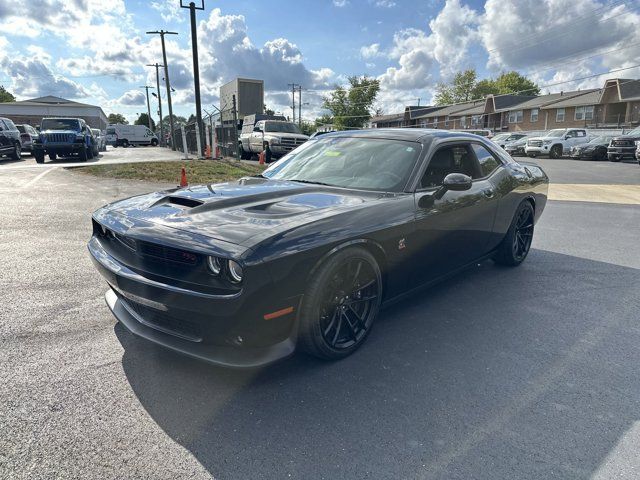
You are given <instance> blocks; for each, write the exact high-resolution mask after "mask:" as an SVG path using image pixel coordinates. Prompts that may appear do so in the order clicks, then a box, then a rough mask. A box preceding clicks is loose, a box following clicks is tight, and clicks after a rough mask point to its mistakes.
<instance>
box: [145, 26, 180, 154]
mask: <svg viewBox="0 0 640 480" xmlns="http://www.w3.org/2000/svg"><path fill="white" fill-rule="evenodd" d="M147 34H149V35H151V34H158V35H160V41H161V43H162V61H163V62H164V82H165V88H166V90H167V104H168V105H169V125H170V126H171V134H170V135H171V149H172V150H175V149H176V144H175V142H174V141H173V133H174V132H173V107H172V106H171V84H170V83H169V67H168V65H167V49H166V48H165V46H164V36H165V35H178V32H167V31H166V30H156V31H153V32H147ZM160 122H161V123H162V119H160Z"/></svg>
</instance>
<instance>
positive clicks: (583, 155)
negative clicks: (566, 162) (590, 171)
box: [569, 150, 596, 160]
mask: <svg viewBox="0 0 640 480" xmlns="http://www.w3.org/2000/svg"><path fill="white" fill-rule="evenodd" d="M569 156H570V157H571V158H573V159H574V160H595V159H596V151H595V150H593V151H590V152H571V154H570V155H569Z"/></svg>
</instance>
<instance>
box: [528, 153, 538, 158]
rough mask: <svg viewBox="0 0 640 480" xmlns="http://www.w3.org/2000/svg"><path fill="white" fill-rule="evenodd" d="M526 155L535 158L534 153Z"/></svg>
mask: <svg viewBox="0 0 640 480" xmlns="http://www.w3.org/2000/svg"><path fill="white" fill-rule="evenodd" d="M527 157H531V158H536V154H535V153H527Z"/></svg>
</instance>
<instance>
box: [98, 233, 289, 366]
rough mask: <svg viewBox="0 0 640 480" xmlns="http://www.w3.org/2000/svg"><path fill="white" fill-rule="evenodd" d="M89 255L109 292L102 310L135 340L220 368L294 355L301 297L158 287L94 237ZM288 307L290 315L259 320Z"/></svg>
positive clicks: (266, 290)
mask: <svg viewBox="0 0 640 480" xmlns="http://www.w3.org/2000/svg"><path fill="white" fill-rule="evenodd" d="M89 252H90V254H91V258H92V260H93V263H94V265H95V266H96V268H97V269H98V271H99V272H100V274H101V275H102V276H103V277H104V278H105V280H106V281H107V283H108V284H109V286H110V287H111V288H110V290H109V291H108V292H107V294H106V301H107V305H108V306H109V308H110V309H111V311H112V312H113V314H114V315H115V317H116V318H117V319H118V321H119V322H121V323H122V324H123V325H124V326H125V327H126V328H127V329H128V330H129V331H130V332H131V333H133V334H135V335H138V336H140V337H143V338H145V339H147V340H150V341H152V342H154V343H157V344H159V345H161V346H164V347H166V348H169V349H171V350H174V351H177V352H179V353H182V354H185V355H189V356H192V357H195V358H198V359H200V360H204V361H207V362H210V363H213V364H216V365H220V366H225V367H240V368H251V367H259V366H262V365H265V364H269V363H272V362H275V361H277V360H279V359H282V358H285V357H287V356H289V355H291V354H292V353H293V352H294V350H295V345H296V339H297V331H296V326H297V323H296V321H295V320H296V314H297V311H298V308H299V303H300V300H301V297H300V296H293V297H289V298H282V299H281V300H278V299H277V298H275V299H274V296H273V295H272V294H271V293H272V292H273V290H274V289H273V288H271V287H269V285H270V284H269V283H268V282H265V283H261V284H260V285H259V286H258V287H257V288H253V287H251V286H244V287H243V289H242V290H240V291H239V292H237V293H233V294H223V295H219V294H208V293H203V292H201V291H196V290H189V289H186V288H182V287H177V286H174V285H171V284H166V283H162V282H160V281H158V280H154V279H151V278H147V277H145V276H144V275H142V274H141V273H139V272H136V271H134V270H132V269H130V268H128V267H127V266H126V265H124V264H122V263H120V262H119V261H118V260H117V259H116V258H115V257H113V256H111V255H110V254H109V252H107V251H106V249H105V248H103V247H102V245H101V244H100V241H99V240H98V239H97V238H96V237H95V236H94V237H93V238H92V239H91V241H90V242H89ZM288 306H293V307H294V308H293V312H291V313H289V314H287V315H283V316H281V317H278V318H275V319H270V320H266V319H265V318H264V315H265V314H267V313H271V312H276V311H279V310H282V309H285V308H287V307H288Z"/></svg>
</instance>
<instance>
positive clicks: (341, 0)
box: [333, 0, 349, 8]
mask: <svg viewBox="0 0 640 480" xmlns="http://www.w3.org/2000/svg"><path fill="white" fill-rule="evenodd" d="M333 4H334V5H335V6H336V7H339V8H342V7H344V6H346V5H348V4H349V2H348V0H333Z"/></svg>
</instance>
